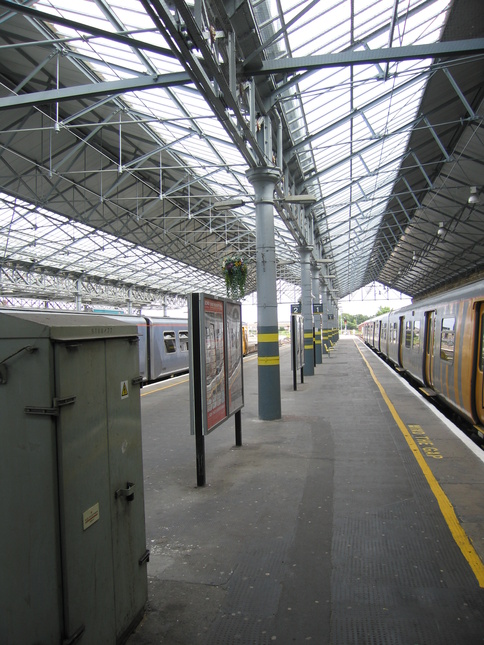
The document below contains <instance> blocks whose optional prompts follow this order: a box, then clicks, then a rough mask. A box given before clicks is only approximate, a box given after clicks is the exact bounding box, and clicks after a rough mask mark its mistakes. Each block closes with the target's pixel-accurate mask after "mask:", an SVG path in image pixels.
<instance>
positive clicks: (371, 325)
mask: <svg viewBox="0 0 484 645" xmlns="http://www.w3.org/2000/svg"><path fill="white" fill-rule="evenodd" d="M361 330H362V333H363V340H364V341H365V343H366V344H367V345H368V346H369V347H371V348H372V349H374V350H375V351H376V352H377V353H379V354H380V355H381V356H383V357H384V358H385V359H386V360H388V361H389V362H390V363H392V364H393V365H394V366H395V367H396V368H397V369H398V370H400V371H403V372H405V373H406V374H408V375H410V376H411V377H413V379H415V380H416V381H417V382H418V383H419V384H420V385H421V386H422V387H421V389H423V391H424V393H425V394H427V395H430V396H435V397H438V399H439V400H441V401H443V402H445V404H446V405H448V406H450V408H451V409H452V410H454V411H455V412H457V414H458V415H460V416H461V417H463V418H464V419H466V420H467V421H468V422H470V423H471V424H473V425H474V426H475V429H476V431H477V432H478V434H479V436H480V437H481V438H483V437H484V280H481V281H479V282H475V283H472V284H468V285H466V286H462V287H459V288H455V289H453V290H451V291H447V292H446V293H442V294H439V295H436V296H434V297H432V298H428V299H423V300H421V301H417V302H414V303H413V304H411V305H409V306H407V307H404V308H402V309H399V310H398V311H393V312H390V313H387V314H383V315H381V316H377V317H375V318H372V319H370V320H367V321H366V322H364V323H363V324H362V325H361Z"/></svg>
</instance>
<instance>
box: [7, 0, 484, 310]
mask: <svg viewBox="0 0 484 645" xmlns="http://www.w3.org/2000/svg"><path fill="white" fill-rule="evenodd" d="M483 57H484V9H483V5H482V2H481V0H329V1H328V2H318V1H317V0H303V2H300V1H297V2H296V1H294V0H230V1H228V0H227V1H223V0H195V2H194V3H191V2H185V1H184V0H172V1H169V2H168V1H165V0H124V1H123V0H77V2H75V3H73V2H71V1H70V0H38V1H35V0H16V1H15V0H0V124H1V128H0V250H1V257H0V278H1V279H0V298H4V299H5V298H6V299H9V298H12V297H17V298H22V297H24V298H38V299H40V300H42V299H44V300H46V299H48V300H53V301H55V300H71V301H75V300H76V298H78V299H79V298H83V299H84V301H86V300H92V299H94V300H95V301H96V302H105V303H108V304H109V303H110V304H118V305H119V304H122V303H126V302H128V301H129V302H133V303H135V304H137V305H140V304H141V303H155V302H160V303H161V302H167V301H170V302H177V298H179V297H180V296H183V295H184V294H187V293H188V292H190V291H192V290H204V291H208V292H211V293H213V294H215V295H224V293H225V287H224V281H223V278H222V271H221V262H222V259H223V258H224V257H226V256H229V255H234V254H238V255H242V256H244V257H245V258H246V260H247V262H248V264H249V278H248V285H247V291H248V293H251V292H253V291H255V289H256V281H255V246H256V245H255V215H254V204H253V202H252V201H251V200H252V196H253V190H252V187H251V185H250V183H249V181H248V180H247V178H246V172H247V170H248V169H249V168H255V167H257V166H270V167H276V168H279V169H280V173H281V180H280V182H279V183H278V184H277V185H276V188H275V202H274V207H275V219H276V229H275V230H276V239H275V242H276V258H277V275H278V278H279V279H280V280H281V281H285V282H287V283H290V284H299V282H300V268H299V254H298V247H299V246H302V245H311V246H312V247H313V251H312V253H313V259H314V261H315V262H319V263H320V264H319V265H320V266H321V267H322V270H321V273H322V280H323V281H324V282H325V283H326V284H327V286H328V287H329V288H330V293H332V294H333V297H334V298H338V297H344V296H346V295H348V294H350V293H352V292H353V291H355V290H356V289H359V288H361V287H363V286H365V285H367V284H369V283H372V282H375V281H378V282H381V283H382V284H384V285H386V286H388V287H392V288H394V289H398V290H400V291H402V292H404V293H407V294H408V295H410V296H413V297H419V296H421V295H424V294H426V293H428V292H429V291H431V290H433V289H436V288H439V287H441V286H444V285H446V284H448V283H450V282H453V281H456V280H461V279H468V278H469V277H470V276H473V275H480V274H481V272H482V271H483V269H484V254H483V249H484V246H483V242H484V212H483V211H484V194H482V196H481V193H484V190H483V186H484V180H483V176H484V173H483V168H484V145H483V144H484V141H483V139H484V137H483V127H482V118H483V114H484V104H483V101H484V63H483ZM471 191H472V198H471V203H469V198H470V197H471ZM290 194H291V195H293V194H311V195H314V196H315V197H316V202H315V203H314V204H313V205H312V206H311V208H309V207H307V206H306V207H304V206H301V205H298V204H294V203H289V201H288V200H284V198H285V197H287V196H288V195H290ZM235 197H237V198H242V199H241V201H243V202H244V204H243V205H242V206H241V207H239V208H232V209H230V208H225V209H222V210H221V209H220V202H224V201H226V200H230V199H233V198H235ZM217 204H219V206H218V207H217ZM167 299H168V300H167Z"/></svg>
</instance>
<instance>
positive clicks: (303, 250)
mask: <svg viewBox="0 0 484 645" xmlns="http://www.w3.org/2000/svg"><path fill="white" fill-rule="evenodd" d="M312 248H313V247H312V246H300V247H299V248H298V251H299V257H300V259H301V311H302V315H303V318H304V368H303V373H304V376H313V375H314V344H313V305H312V294H311V251H312Z"/></svg>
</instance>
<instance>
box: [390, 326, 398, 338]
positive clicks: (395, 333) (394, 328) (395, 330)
mask: <svg viewBox="0 0 484 645" xmlns="http://www.w3.org/2000/svg"><path fill="white" fill-rule="evenodd" d="M390 342H392V343H396V342H397V323H396V322H394V323H392V328H391V338H390Z"/></svg>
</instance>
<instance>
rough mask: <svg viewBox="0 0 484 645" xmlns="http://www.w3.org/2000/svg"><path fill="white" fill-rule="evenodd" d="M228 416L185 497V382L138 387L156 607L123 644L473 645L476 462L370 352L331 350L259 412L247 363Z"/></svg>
mask: <svg viewBox="0 0 484 645" xmlns="http://www.w3.org/2000/svg"><path fill="white" fill-rule="evenodd" d="M244 383H245V407H244V408H243V410H242V441H243V445H242V446H241V447H236V446H235V430H234V421H233V419H229V420H228V421H227V422H226V423H225V424H223V425H222V426H220V427H219V428H217V429H216V430H214V432H212V433H211V434H210V435H208V437H206V450H207V453H206V465H207V484H206V485H205V486H204V487H197V485H196V467H195V441H194V437H192V436H190V432H189V392H188V378H187V377H183V378H178V379H174V380H172V381H168V382H164V383H159V384H157V385H153V386H150V387H149V388H143V391H142V414H143V442H144V477H145V507H146V529H147V541H148V548H149V549H150V551H151V558H150V562H149V565H148V576H149V602H148V607H147V611H146V615H145V617H144V619H143V621H142V622H141V623H140V625H139V626H138V628H137V629H136V631H135V632H134V633H133V634H132V635H131V636H130V638H129V640H128V643H129V645H153V644H155V643H163V644H165V645H232V644H234V645H235V644H237V645H273V644H276V645H292V644H297V645H302V644H303V643H313V644H314V645H464V644H465V645H473V644H474V643H483V642H484V589H483V587H484V567H483V564H482V563H483V561H484V495H483V490H484V462H483V459H482V456H483V455H482V451H481V450H480V448H478V447H476V446H475V445H474V444H472V443H471V442H470V441H469V440H467V439H465V438H464V439H461V438H460V437H459V435H458V434H456V432H455V431H454V430H453V428H452V427H451V426H450V424H449V423H448V422H447V421H446V420H444V419H443V418H442V417H441V416H439V415H438V413H435V412H434V411H433V410H431V408H430V407H429V405H428V403H427V402H426V401H424V400H422V399H421V398H419V396H417V395H416V394H415V393H414V392H413V391H411V389H410V388H409V387H408V386H407V385H406V384H405V383H404V382H403V381H402V380H401V379H400V378H399V377H398V376H397V375H396V374H394V373H393V372H392V371H391V370H390V369H389V368H388V367H387V366H386V365H385V364H384V363H382V362H381V361H380V359H379V358H378V357H377V356H376V355H375V354H373V353H372V352H371V351H370V350H369V349H368V348H366V347H365V346H364V344H363V343H362V342H361V341H359V340H357V339H355V338H353V337H351V336H348V337H344V336H343V337H342V338H340V340H339V342H338V343H337V345H336V349H335V350H334V351H333V352H332V353H331V355H330V356H324V357H323V364H322V365H318V366H317V367H316V369H315V375H314V376H311V377H306V378H305V382H304V383H303V384H301V383H300V381H299V379H298V386H297V390H296V391H294V389H293V381H292V373H291V371H290V352H289V350H288V349H285V348H282V349H281V383H282V415H283V416H282V419H281V420H278V421H260V420H259V419H258V416H257V361H256V360H255V359H254V357H249V358H248V359H246V361H245V362H244Z"/></svg>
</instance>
